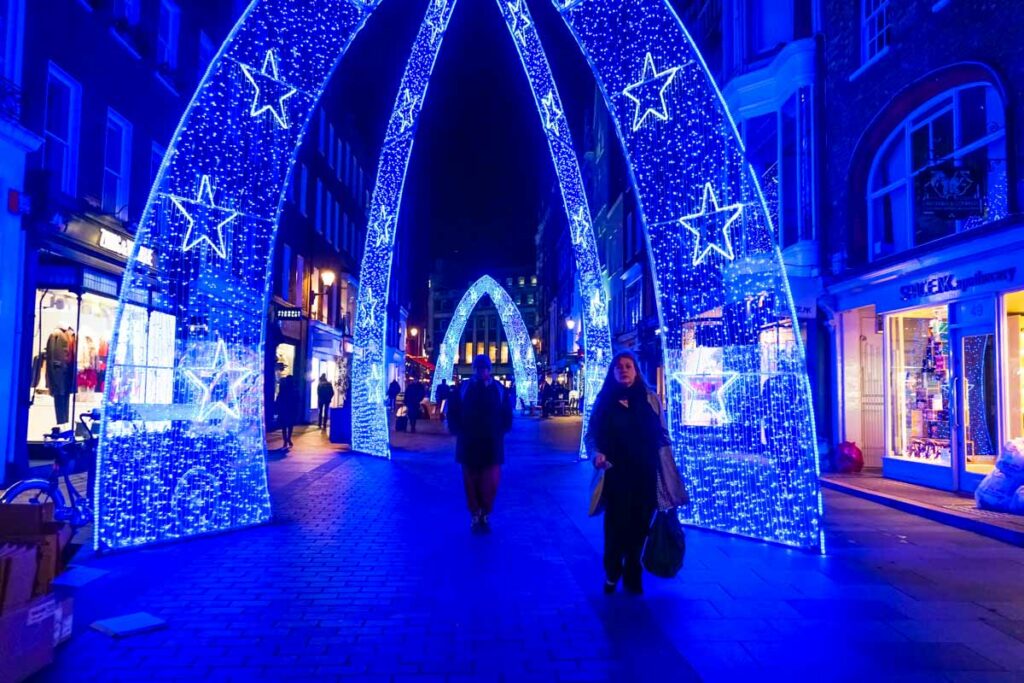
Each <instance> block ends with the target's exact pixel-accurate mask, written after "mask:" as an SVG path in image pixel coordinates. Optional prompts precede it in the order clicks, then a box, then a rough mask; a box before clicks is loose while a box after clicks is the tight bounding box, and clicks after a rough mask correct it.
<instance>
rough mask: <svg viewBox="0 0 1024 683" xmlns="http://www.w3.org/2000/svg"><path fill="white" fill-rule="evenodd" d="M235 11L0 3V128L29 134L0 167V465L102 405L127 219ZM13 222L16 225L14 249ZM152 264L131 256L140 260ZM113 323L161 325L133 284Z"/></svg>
mask: <svg viewBox="0 0 1024 683" xmlns="http://www.w3.org/2000/svg"><path fill="white" fill-rule="evenodd" d="M235 11H241V10H240V8H236V7H233V6H232V5H231V4H230V3H223V4H218V5H217V6H211V5H210V4H209V3H204V2H199V1H198V0H180V1H178V0H118V1H116V2H112V3H111V2H102V3H101V2H90V1H89V0H31V1H29V2H24V1H19V0H3V1H2V2H0V13H2V14H3V17H2V18H3V21H2V22H0V33H3V34H4V36H3V39H4V46H3V50H2V51H0V52H2V54H3V64H4V68H5V76H6V77H7V78H8V82H9V83H10V84H11V85H10V86H8V88H9V89H13V90H14V91H17V90H18V88H17V85H18V83H19V81H20V107H15V108H10V109H7V110H5V114H6V118H5V120H6V121H7V122H8V123H10V124H13V125H16V126H17V127H18V129H20V130H21V131H28V132H29V133H30V135H29V136H28V137H25V138H24V139H22V140H21V141H20V142H19V143H18V144H20V146H21V148H22V149H23V150H24V151H23V152H22V153H21V155H20V156H19V155H17V154H15V155H11V156H8V155H6V154H5V155H4V156H3V162H2V163H3V166H4V171H3V175H4V177H5V179H6V182H8V183H9V185H8V187H7V189H8V211H7V213H6V214H5V219H4V222H5V225H4V231H5V232H4V247H5V249H4V260H5V262H6V263H7V264H8V265H7V267H5V269H4V273H3V274H2V275H0V280H2V281H3V282H4V285H3V287H2V290H3V292H4V294H3V297H4V298H3V311H4V312H3V316H2V318H3V321H4V325H6V326H8V328H11V329H10V331H11V336H10V337H8V336H7V335H6V334H4V335H2V336H4V337H5V342H4V344H5V345H4V347H3V349H2V350H3V353H4V354H5V360H6V359H7V358H6V356H7V355H8V354H9V355H10V361H11V363H10V368H11V369H12V370H11V374H10V381H11V382H12V391H11V393H10V394H9V395H10V396H11V397H12V399H13V400H11V401H10V402H9V404H10V406H11V407H10V414H9V415H6V414H5V418H4V422H5V423H6V424H5V427H4V429H5V434H4V438H5V440H6V445H7V446H8V448H7V450H6V452H7V454H8V456H7V458H8V463H7V464H8V467H9V469H14V470H22V469H23V468H24V467H25V465H26V464H27V460H28V454H29V452H30V450H33V451H34V447H35V445H37V444H39V443H40V442H41V441H42V439H43V435H44V434H46V433H48V432H50V430H51V429H53V428H54V427H58V426H59V427H61V428H64V429H67V428H69V427H70V426H71V425H74V424H76V423H77V420H78V418H79V416H81V415H83V414H85V413H87V412H89V411H91V410H93V409H94V408H98V407H100V404H101V398H102V395H103V389H104V386H105V383H106V381H107V377H106V366H107V361H108V359H109V356H108V351H109V341H110V337H111V334H112V332H113V325H114V316H115V313H116V310H117V299H118V294H119V289H120V286H121V275H122V273H123V271H124V266H125V263H126V260H127V258H128V257H129V255H130V254H131V252H132V249H133V235H134V233H135V230H136V226H137V222H138V220H139V219H140V217H141V213H142V210H143V208H144V207H145V204H146V202H147V200H148V197H149V190H150V187H151V186H152V182H153V179H154V178H155V176H156V174H157V172H158V170H159V168H160V164H161V161H162V159H163V156H164V153H165V151H166V149H165V145H166V143H167V141H168V140H169V139H170V137H171V134H172V133H173V131H174V127H175V126H176V125H177V123H178V120H179V118H180V115H181V112H182V111H183V110H184V108H185V106H186V104H187V102H188V99H189V98H190V97H191V95H192V92H193V91H194V89H195V87H196V84H197V83H198V81H199V79H200V78H201V77H202V74H203V73H204V72H205V69H206V67H207V65H208V64H209V62H210V60H211V59H212V58H213V55H214V51H215V49H216V46H218V45H219V44H220V41H221V40H222V39H223V37H224V36H225V35H226V34H227V32H228V30H229V29H230V27H231V25H232V23H233V20H234V16H235V15H234V12H235ZM17 135H18V133H17V132H16V133H15V136H17ZM19 172H21V179H20V180H19V179H18V177H17V176H18V173H19ZM22 190H23V192H22ZM18 223H20V226H17V224H18ZM15 227H20V229H21V231H22V232H21V234H20V235H18V236H17V237H15V238H13V240H12V234H13V233H12V232H11V230H12V229H13V228H15ZM8 245H11V246H12V250H11V251H10V252H8V249H7V248H8ZM9 254H10V256H9ZM150 256H151V255H147V254H146V253H140V254H139V258H140V260H141V261H142V262H143V263H145V261H146V259H147V258H150ZM12 277H14V278H18V279H20V283H18V284H16V285H15V286H16V287H17V289H12V288H11V278H12ZM126 315H127V316H128V317H129V319H132V318H134V319H138V320H143V319H145V320H147V321H148V322H149V324H151V325H154V326H156V327H157V328H159V327H160V326H161V325H171V326H172V327H173V317H172V313H171V312H170V307H169V306H166V305H165V304H164V302H162V301H160V300H159V298H158V297H157V296H156V295H154V294H153V293H152V292H150V291H142V290H140V291H139V292H138V293H137V295H136V297H135V300H133V301H132V302H131V305H130V306H129V308H128V309H127V310H126ZM12 321H13V323H12ZM151 347H152V348H148V349H138V350H134V352H137V353H140V354H144V355H145V357H146V360H145V362H146V363H147V364H149V365H151V366H153V367H155V368H159V367H164V366H167V367H169V366H170V364H171V358H172V357H173V352H174V350H173V348H163V347H161V346H160V344H153V345H151ZM154 390H156V389H154ZM146 398H147V397H145V396H142V397H140V400H146Z"/></svg>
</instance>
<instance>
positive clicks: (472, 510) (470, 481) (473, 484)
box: [462, 465, 480, 526]
mask: <svg viewBox="0 0 1024 683" xmlns="http://www.w3.org/2000/svg"><path fill="white" fill-rule="evenodd" d="M477 479H478V477H477V473H476V472H475V471H474V470H473V468H471V467H469V466H468V465H463V466H462V485H463V487H464V488H465V490H466V507H468V508H469V514H471V515H472V516H473V525H474V526H476V523H477V520H478V519H479V518H480V496H479V494H478V493H477Z"/></svg>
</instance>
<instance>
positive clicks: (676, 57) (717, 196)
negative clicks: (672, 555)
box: [556, 0, 823, 548]
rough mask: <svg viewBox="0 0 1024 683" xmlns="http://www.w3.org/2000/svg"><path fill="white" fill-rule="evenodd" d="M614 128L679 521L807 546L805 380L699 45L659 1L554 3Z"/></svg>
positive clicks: (765, 235)
mask: <svg viewBox="0 0 1024 683" xmlns="http://www.w3.org/2000/svg"><path fill="white" fill-rule="evenodd" d="M556 6H557V7H558V8H559V9H560V10H561V15H562V18H563V19H564V21H565V23H566V24H567V25H568V27H569V29H570V30H571V31H572V33H573V35H574V37H575V38H576V41H577V42H578V43H579V45H580V47H581V48H582V49H583V52H584V54H585V56H586V58H587V60H588V61H589V63H590V66H591V69H592V71H593V73H594V75H595V76H596V78H597V80H598V85H599V87H600V88H601V91H602V94H603V96H604V100H605V103H606V104H607V106H608V110H609V112H610V113H611V114H612V117H613V119H614V121H615V124H616V129H617V131H618V136H619V140H620V142H621V143H622V146H623V150H624V152H625V155H626V160H627V166H628V169H629V173H630V176H631V178H632V181H633V186H634V188H635V189H636V192H637V201H638V204H639V206H640V210H641V213H642V216H643V219H644V224H645V226H646V234H647V240H648V251H649V253H650V255H651V259H652V265H653V275H654V286H655V292H656V298H657V303H658V312H659V316H660V322H661V332H662V340H663V351H664V364H665V376H666V377H668V378H670V381H669V382H668V385H667V387H666V389H667V399H668V416H669V427H670V433H671V437H672V442H673V445H674V446H675V452H676V455H677V457H678V458H679V463H680V466H681V471H682V472H683V475H684V478H685V479H686V482H687V485H688V487H689V490H690V495H691V500H692V502H691V504H690V505H688V506H687V507H686V508H684V509H683V510H682V513H681V517H682V519H683V520H684V521H687V522H689V523H692V524H696V525H701V526H706V527H710V528H713V529H718V530H720V531H725V532H729V533H734V534H741V535H745V536H752V537H756V538H761V539H766V540H771V541H775V542H778V543H784V544H787V545H794V546H799V547H806V548H812V547H813V548H817V547H819V546H820V544H821V543H822V538H823V537H822V533H821V525H820V517H821V496H820V492H819V489H818V460H817V453H816V447H815V444H816V438H815V431H814V424H813V413H812V410H811V403H810V388H809V384H808V380H807V372H806V367H805V361H804V349H803V341H802V339H801V335H800V330H799V325H798V324H797V319H796V315H795V313H794V308H793V301H792V295H791V294H790V291H789V285H788V282H787V279H786V274H785V269H784V268H783V264H782V258H781V254H780V253H779V250H778V247H777V243H776V240H775V230H774V227H773V226H772V225H771V222H770V219H769V216H768V213H767V209H766V208H765V204H764V199H763V197H762V195H761V191H760V187H759V185H758V182H757V179H756V177H755V175H754V173H753V171H752V169H751V167H750V165H749V164H748V163H747V162H746V159H745V156H744V149H743V146H742V144H741V142H740V138H739V135H738V133H737V131H736V126H735V124H734V122H733V120H732V118H731V117H730V115H729V112H728V110H727V109H726V106H725V102H724V100H723V98H722V95H721V93H720V92H719V90H718V87H717V86H716V84H715V82H714V80H713V78H712V77H711V74H710V72H709V71H708V69H707V66H706V64H705V63H704V60H703V58H702V56H701V55H700V52H699V51H698V50H697V48H696V46H695V45H694V44H693V41H692V40H691V39H690V36H689V35H688V34H687V32H686V29H685V28H684V27H683V25H682V22H680V20H679V18H678V16H677V15H676V14H675V12H674V11H673V10H672V8H671V7H670V6H669V4H668V3H666V2H664V1H663V0H583V1H582V2H578V1H574V2H570V3H568V4H566V3H562V2H556Z"/></svg>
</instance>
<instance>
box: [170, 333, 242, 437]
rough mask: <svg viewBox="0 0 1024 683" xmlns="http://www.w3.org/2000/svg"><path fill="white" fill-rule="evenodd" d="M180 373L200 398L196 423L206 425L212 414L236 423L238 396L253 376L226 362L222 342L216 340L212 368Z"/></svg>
mask: <svg viewBox="0 0 1024 683" xmlns="http://www.w3.org/2000/svg"><path fill="white" fill-rule="evenodd" d="M184 372H185V377H186V379H188V381H189V382H190V383H191V384H192V385H193V386H194V387H195V388H196V389H198V390H199V391H200V393H201V394H202V397H201V398H200V400H199V415H198V418H197V419H198V420H199V421H200V422H206V421H207V420H208V419H210V417H211V416H212V415H214V413H223V415H224V416H225V417H233V418H235V419H238V417H239V410H238V395H239V393H240V389H241V387H242V385H243V384H244V383H245V381H246V380H247V379H248V378H249V376H250V375H252V374H253V372H252V370H249V369H248V368H245V367H243V366H240V365H235V364H233V363H231V362H230V361H228V350H227V345H226V344H225V343H224V340H223V339H218V340H217V346H216V349H215V351H214V354H213V365H212V366H210V367H207V368H188V369H186V370H185V371H184Z"/></svg>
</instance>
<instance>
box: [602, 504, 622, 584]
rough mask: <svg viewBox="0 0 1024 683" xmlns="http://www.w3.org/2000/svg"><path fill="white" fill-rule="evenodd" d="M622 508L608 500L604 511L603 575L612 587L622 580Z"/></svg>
mask: <svg viewBox="0 0 1024 683" xmlns="http://www.w3.org/2000/svg"><path fill="white" fill-rule="evenodd" d="M622 512H623V508H622V506H620V505H616V504H615V502H614V501H613V500H609V501H608V502H607V504H606V505H605V509H604V573H605V577H606V578H607V580H608V583H609V584H611V585H614V584H616V583H618V581H619V579H620V578H622V556H623V548H622V536H623V526H624V524H623V519H622Z"/></svg>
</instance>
